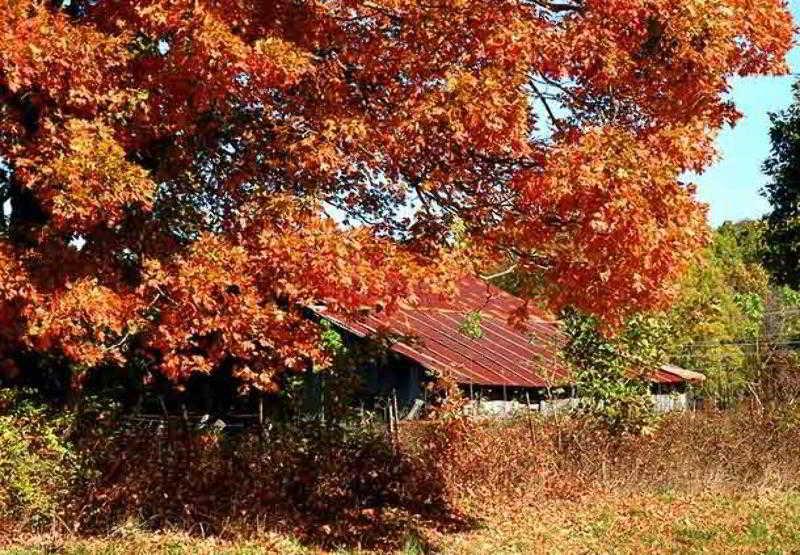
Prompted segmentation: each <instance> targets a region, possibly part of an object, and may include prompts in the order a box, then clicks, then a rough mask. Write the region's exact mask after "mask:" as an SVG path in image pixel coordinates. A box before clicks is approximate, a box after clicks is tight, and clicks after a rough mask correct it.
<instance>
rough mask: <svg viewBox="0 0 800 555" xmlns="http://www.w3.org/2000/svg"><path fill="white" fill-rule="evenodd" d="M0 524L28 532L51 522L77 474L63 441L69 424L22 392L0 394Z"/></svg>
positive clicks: (70, 451) (71, 450)
mask: <svg viewBox="0 0 800 555" xmlns="http://www.w3.org/2000/svg"><path fill="white" fill-rule="evenodd" d="M0 393H1V394H2V397H0V404H2V406H4V407H5V411H4V412H3V413H2V414H0V520H4V521H8V522H11V521H17V522H19V521H22V522H24V523H25V524H27V525H29V526H30V527H32V528H41V527H42V526H44V525H46V524H48V523H50V522H51V520H52V519H53V518H54V517H55V516H56V513H57V512H58V511H59V509H60V503H61V501H62V500H63V498H64V496H65V495H66V494H67V493H68V492H69V490H70V488H71V486H72V484H73V482H74V480H75V478H76V476H77V471H78V464H77V461H78V458H77V455H76V452H75V449H74V446H73V445H72V443H71V442H70V441H69V440H68V439H66V431H67V429H68V428H69V425H70V423H71V419H70V418H69V416H65V415H60V416H59V415H55V414H53V413H51V412H50V411H49V410H48V408H47V407H46V406H45V405H43V404H41V403H38V402H36V401H35V400H34V399H33V398H32V397H28V395H27V393H26V392H12V391H10V390H5V391H2V392H0Z"/></svg>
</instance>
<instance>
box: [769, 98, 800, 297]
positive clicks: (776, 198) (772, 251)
mask: <svg viewBox="0 0 800 555" xmlns="http://www.w3.org/2000/svg"><path fill="white" fill-rule="evenodd" d="M770 138H771V139H772V152H771V155H770V157H769V159H768V160H767V161H766V162H765V164H764V171H765V172H766V174H767V175H768V176H769V177H770V181H769V182H768V183H767V185H766V186H765V187H764V193H765V196H766V197H767V199H768V200H769V202H770V206H771V211H770V213H769V215H768V217H767V228H766V235H765V242H766V244H767V245H768V247H767V250H766V264H767V266H768V267H769V268H770V270H771V271H772V273H773V274H774V275H775V278H776V279H777V280H778V281H779V282H780V283H783V284H786V285H790V286H792V287H794V288H795V289H797V288H798V287H800V89H798V86H797V85H795V100H794V103H793V104H792V105H791V106H790V107H789V108H788V109H787V110H785V111H783V112H780V113H777V114H773V115H772V129H771V131H770Z"/></svg>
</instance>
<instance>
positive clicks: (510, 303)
mask: <svg viewBox="0 0 800 555" xmlns="http://www.w3.org/2000/svg"><path fill="white" fill-rule="evenodd" d="M521 304H522V301H521V300H520V299H518V298H517V297H514V296H513V295H511V294H509V293H507V292H505V291H503V290H501V289H499V288H497V287H494V286H492V285H490V284H488V283H486V282H485V281H484V280H482V279H479V278H477V277H466V278H464V279H462V280H461V281H460V282H459V283H458V294H457V295H455V296H454V298H453V299H442V298H440V297H438V296H423V297H421V298H420V299H419V302H417V303H415V304H414V305H411V304H403V305H401V306H400V308H399V309H398V310H396V311H394V312H393V313H391V314H386V313H385V312H381V311H377V310H376V311H370V312H366V313H364V314H363V315H362V316H361V317H359V318H357V319H354V318H343V317H341V316H340V315H337V314H335V313H331V312H330V311H328V310H327V307H326V306H325V305H324V304H320V305H316V306H314V307H312V311H313V313H314V314H315V315H316V317H318V318H320V319H324V320H327V321H328V322H330V323H331V324H332V325H333V326H334V327H335V328H337V329H338V330H339V331H340V332H341V333H342V335H343V336H344V337H345V338H346V340H347V341H349V342H351V343H363V342H369V341H378V340H379V338H380V340H381V341H386V338H394V340H391V341H390V342H388V343H387V349H386V351H385V354H384V355H383V356H380V357H375V358H374V359H372V360H370V361H367V362H365V363H364V364H362V365H360V366H361V367H360V368H359V369H358V371H359V372H360V373H361V376H362V382H363V389H364V391H363V398H364V399H365V401H366V403H367V404H368V405H370V406H374V407H376V408H377V407H378V406H380V405H381V404H386V403H387V402H389V400H391V401H392V402H395V401H396V404H397V406H398V407H399V414H400V415H402V416H403V417H405V418H413V417H414V416H416V415H417V414H418V413H419V412H420V408H421V407H423V406H424V405H425V404H426V401H427V400H428V399H427V396H428V391H429V388H427V387H426V385H427V384H429V383H431V382H432V381H434V380H435V379H436V378H437V377H438V376H448V377H449V378H450V379H451V380H452V381H455V382H456V383H457V384H458V387H459V388H460V389H461V391H462V393H463V394H464V395H465V396H466V397H467V398H468V399H470V401H471V404H472V405H473V408H474V409H475V410H476V411H477V412H488V413H507V412H510V411H511V410H513V409H514V408H515V407H520V408H521V407H527V408H531V409H534V410H541V411H553V410H555V409H557V408H558V407H559V406H562V405H569V404H574V403H576V402H577V398H578V397H579V394H580V392H578V391H576V387H575V385H574V383H573V381H572V380H571V378H570V372H569V370H568V369H567V368H566V366H565V364H564V362H563V361H562V360H561V357H560V355H559V353H560V348H561V345H563V342H564V341H565V335H564V333H563V331H562V330H561V329H560V324H559V322H558V321H556V320H554V319H551V318H547V317H545V316H544V315H540V316H534V317H531V318H530V319H529V320H528V321H527V322H526V323H525V324H524V326H522V327H521V328H519V327H517V326H512V325H510V324H509V322H508V317H509V315H510V314H511V312H513V311H514V310H515V309H516V308H518V307H519V306H520V305H521ZM474 314H480V317H479V330H480V331H479V333H465V330H464V323H465V321H468V320H467V318H468V317H470V315H474ZM648 377H649V380H650V383H651V392H652V395H653V399H654V401H655V405H656V407H657V408H658V410H661V411H667V410H674V409H682V408H686V407H687V406H688V403H689V397H688V390H689V389H690V388H689V385H690V384H692V383H697V382H700V381H702V380H703V379H704V376H703V375H702V374H700V373H698V372H693V371H689V370H684V369H682V368H678V367H676V366H671V365H665V366H662V367H660V368H654V369H653V370H652V371H651V372H649V373H648Z"/></svg>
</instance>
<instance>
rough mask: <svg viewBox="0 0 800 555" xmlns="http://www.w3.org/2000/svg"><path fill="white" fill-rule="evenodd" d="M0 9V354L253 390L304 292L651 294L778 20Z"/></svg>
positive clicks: (227, 7)
mask: <svg viewBox="0 0 800 555" xmlns="http://www.w3.org/2000/svg"><path fill="white" fill-rule="evenodd" d="M0 14H2V17H0V45H1V46H0V159H2V160H3V162H2V164H0V183H2V185H1V186H0V191H1V192H0V195H1V197H0V203H2V204H4V205H7V206H10V210H6V211H4V217H3V218H0V220H2V229H0V349H2V350H3V351H4V352H5V353H6V355H8V354H9V353H13V352H16V351H19V350H26V349H27V350H36V351H40V352H48V353H57V354H58V355H59V356H63V357H64V358H65V359H66V360H68V361H70V362H71V363H73V364H75V365H76V366H78V367H81V368H89V367H92V366H96V365H101V364H125V363H129V362H130V361H131V360H132V359H139V360H145V361H148V363H149V364H150V365H151V367H152V368H154V369H157V370H158V371H159V372H161V373H163V374H164V375H166V376H168V377H170V378H172V379H175V380H180V379H182V378H185V377H186V376H187V375H189V374H191V373H192V372H196V371H201V372H209V371H213V370H214V369H215V368H218V367H220V366H222V365H227V366H228V367H229V368H232V369H233V370H234V373H235V375H237V376H238V377H239V378H241V379H243V380H245V381H246V382H247V383H250V384H252V385H254V386H256V387H259V388H262V389H271V388H275V387H277V383H278V382H277V376H279V375H280V374H281V373H282V372H284V371H286V370H299V369H302V368H304V367H306V366H307V365H308V364H310V363H312V361H315V360H317V361H318V360H320V359H323V358H324V357H325V356H326V353H325V350H324V349H322V348H320V346H319V341H318V337H319V335H318V332H317V330H315V329H314V326H313V324H311V323H310V322H309V321H307V320H306V319H305V318H304V317H303V313H302V308H301V307H302V306H303V305H306V304H308V303H312V302H318V301H320V300H324V301H325V302H327V303H328V304H329V305H330V306H331V308H332V309H333V310H337V311H340V312H345V313H346V312H356V311H358V310H359V309H361V308H362V307H365V306H376V305H380V306H383V307H384V309H386V310H391V309H392V308H393V306H395V305H396V303H397V302H399V301H400V300H402V299H406V298H409V297H411V298H413V295H414V292H415V291H418V290H419V289H420V288H422V289H430V290H433V291H440V292H447V291H449V290H450V288H451V284H452V283H453V279H454V278H455V277H456V276H457V275H458V274H460V273H464V272H470V271H474V267H473V265H476V266H481V267H483V266H488V265H489V264H491V263H497V262H498V261H500V260H505V259H507V258H508V257H511V258H512V259H513V260H514V261H515V263H516V264H518V265H519V266H520V268H522V269H524V270H526V271H529V272H531V273H535V274H537V275H538V276H539V277H540V280H539V282H541V283H544V284H546V297H547V300H548V302H549V303H550V304H551V307H552V308H553V309H558V308H560V307H563V306H567V305H575V306H577V307H578V308H580V309H582V310H583V311H586V312H590V313H594V314H597V315H598V316H599V317H601V318H602V319H603V320H604V321H606V322H610V323H614V322H619V321H621V320H622V319H623V318H624V316H625V315H626V314H628V313H630V312H632V311H636V310H642V309H648V308H652V307H656V306H659V305H660V304H662V303H663V301H664V300H665V299H666V298H667V297H668V292H669V291H668V290H669V284H670V283H671V282H672V281H673V280H674V279H675V278H676V277H677V276H678V275H679V274H680V273H681V272H682V270H683V269H684V268H685V266H686V265H687V263H688V262H689V261H690V260H691V257H692V255H693V253H694V252H695V251H697V249H698V248H700V247H701V246H702V245H703V244H704V242H705V212H704V209H703V208H702V207H701V206H700V205H699V204H698V203H697V201H696V199H695V197H694V195H693V190H692V188H691V187H690V186H687V185H685V184H683V183H681V182H679V179H678V178H679V176H680V175H681V174H682V173H683V172H685V171H686V170H689V169H694V170H699V169H701V168H703V167H704V166H705V165H706V164H708V163H709V161H711V160H712V159H713V156H714V150H713V146H712V142H713V139H714V136H715V134H716V132H717V130H718V129H720V127H721V126H723V125H725V124H728V123H731V122H733V121H735V120H736V118H737V117H738V114H737V112H736V110H735V108H734V106H732V105H731V104H730V103H729V102H728V101H726V100H724V94H725V92H726V91H727V88H728V81H729V79H730V78H731V77H733V76H735V75H755V74H769V73H780V72H784V71H785V70H786V68H785V65H784V56H785V54H786V51H787V49H788V48H789V46H790V43H791V35H792V22H791V18H790V16H789V13H788V10H787V7H786V5H785V3H784V2H783V1H782V0H718V1H715V2H707V1H705V0H688V1H684V2H674V1H673V0H567V1H566V2H549V1H547V0H491V1H488V0H480V1H473V2H465V1H464V0H424V1H418V0H303V1H297V0H274V1H270V2H255V1H248V0H236V1H225V2H221V1H217V0H161V1H158V0H145V1H135V2H132V1H123V0H95V1H88V0H72V1H71V2H68V3H67V2H64V3H59V2H45V1H43V0H27V1H26V0H0ZM334 209H335V212H336V214H338V216H337V217H338V219H339V220H340V222H339V223H337V222H336V221H334V220H333V219H332V218H331V217H328V216H327V214H328V213H331V212H332V211H333V210H334ZM356 224H357V225H356ZM456 224H457V227H458V233H457V234H458V236H459V237H458V238H457V239H458V240H454V231H453V230H454V225H456ZM4 364H5V365H13V361H12V362H9V361H6V362H5V363H4Z"/></svg>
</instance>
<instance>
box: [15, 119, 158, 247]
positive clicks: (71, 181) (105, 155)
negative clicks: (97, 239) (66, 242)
mask: <svg viewBox="0 0 800 555" xmlns="http://www.w3.org/2000/svg"><path fill="white" fill-rule="evenodd" d="M56 138H57V140H58V141H63V142H64V143H65V144H64V143H62V144H50V145H47V146H45V147H44V148H43V149H42V152H41V154H40V155H39V156H38V157H37V158H36V159H35V160H33V161H32V162H30V163H28V164H25V165H23V164H20V169H21V170H25V172H24V173H25V174H27V175H28V176H29V183H28V186H29V187H31V188H32V189H33V190H35V191H36V192H37V193H38V195H39V199H40V200H41V201H42V203H43V204H44V206H45V208H46V209H47V210H48V211H49V213H50V215H51V220H50V224H51V225H52V226H53V227H54V228H56V229H59V230H66V231H72V232H83V231H88V230H91V228H93V227H95V226H97V225H99V224H103V225H106V226H109V227H113V226H114V225H116V224H118V223H119V222H120V220H121V219H122V218H123V216H124V213H125V210H126V209H129V208H133V207H138V208H142V209H145V210H149V209H150V207H151V206H152V202H153V195H154V194H155V188H156V186H155V183H153V182H152V181H151V180H150V178H149V175H148V173H147V172H146V171H145V170H144V169H143V168H141V167H140V166H138V165H136V164H132V163H131V162H129V161H128V160H126V159H125V151H124V149H123V148H122V147H121V146H120V145H119V144H118V143H117V142H116V140H115V139H114V136H113V133H112V130H111V129H110V128H108V127H107V126H105V125H104V124H102V123H99V122H91V123H90V122H86V121H82V120H69V121H68V122H67V123H66V124H65V125H64V129H63V130H62V131H60V132H59V133H58V135H55V134H54V138H53V139H52V141H53V142H55V140H56Z"/></svg>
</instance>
